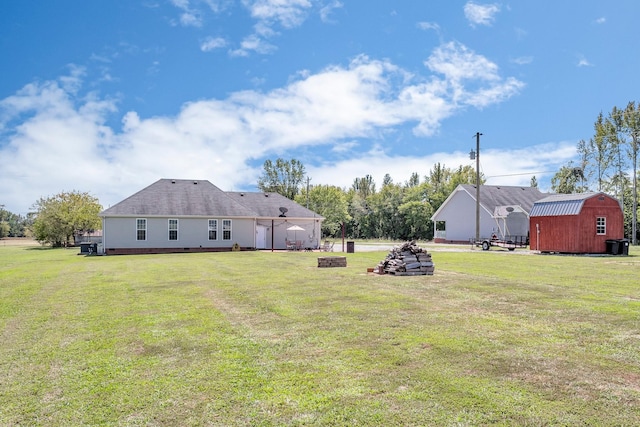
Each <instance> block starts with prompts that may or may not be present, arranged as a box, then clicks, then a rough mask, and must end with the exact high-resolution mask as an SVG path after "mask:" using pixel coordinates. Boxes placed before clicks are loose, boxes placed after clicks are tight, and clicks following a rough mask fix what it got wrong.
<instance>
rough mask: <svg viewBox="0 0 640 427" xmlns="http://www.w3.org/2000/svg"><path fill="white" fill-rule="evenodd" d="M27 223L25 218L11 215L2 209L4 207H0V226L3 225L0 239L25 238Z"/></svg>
mask: <svg viewBox="0 0 640 427" xmlns="http://www.w3.org/2000/svg"><path fill="white" fill-rule="evenodd" d="M28 223H29V222H28V220H27V218H25V217H23V216H21V215H17V214H14V213H11V212H9V211H8V210H6V209H4V205H0V224H4V225H2V226H1V227H2V230H0V237H25V236H26V228H27V225H28ZM7 227H8V229H7Z"/></svg>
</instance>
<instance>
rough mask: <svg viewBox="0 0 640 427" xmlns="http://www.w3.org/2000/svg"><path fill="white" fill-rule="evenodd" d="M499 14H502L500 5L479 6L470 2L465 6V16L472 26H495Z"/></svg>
mask: <svg viewBox="0 0 640 427" xmlns="http://www.w3.org/2000/svg"><path fill="white" fill-rule="evenodd" d="M498 12H500V5H498V4H496V3H492V4H477V3H474V2H472V1H470V2H467V4H465V5H464V16H465V17H466V18H467V20H468V21H469V23H470V24H471V26H476V25H486V26H490V25H491V24H493V22H494V20H495V16H496V14H497V13H498Z"/></svg>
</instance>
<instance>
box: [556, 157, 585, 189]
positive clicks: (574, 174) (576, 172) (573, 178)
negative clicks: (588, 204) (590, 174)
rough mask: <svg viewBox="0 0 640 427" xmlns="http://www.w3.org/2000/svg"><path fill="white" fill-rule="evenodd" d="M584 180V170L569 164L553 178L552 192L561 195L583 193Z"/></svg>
mask: <svg viewBox="0 0 640 427" xmlns="http://www.w3.org/2000/svg"><path fill="white" fill-rule="evenodd" d="M583 179H584V175H583V170H582V168H579V167H573V166H572V163H571V162H569V164H568V165H567V166H563V167H561V168H560V170H559V171H558V172H556V174H555V175H554V176H553V177H552V178H551V190H553V191H554V192H555V193H561V194H572V193H582V192H583V190H584V185H582V184H581V182H582V180H583Z"/></svg>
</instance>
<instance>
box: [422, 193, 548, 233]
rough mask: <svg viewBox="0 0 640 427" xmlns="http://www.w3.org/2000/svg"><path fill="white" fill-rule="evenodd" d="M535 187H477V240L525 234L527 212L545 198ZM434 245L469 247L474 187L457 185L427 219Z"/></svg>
mask: <svg viewBox="0 0 640 427" xmlns="http://www.w3.org/2000/svg"><path fill="white" fill-rule="evenodd" d="M545 196H546V194H545V193H542V192H541V191H540V190H538V189H537V188H535V187H518V186H507V185H481V186H480V237H481V238H483V237H484V238H490V237H492V236H496V237H498V238H506V237H507V236H523V237H525V238H526V236H528V234H529V211H530V210H531V208H532V207H533V203H534V202H535V201H536V200H540V199H542V198H543V197H545ZM431 220H432V221H433V222H434V230H435V235H434V241H435V242H436V243H469V239H471V238H474V237H475V235H476V186H475V185H472V184H460V185H458V186H457V187H456V189H455V190H453V192H452V193H451V194H450V195H449V197H447V199H446V200H445V201H444V203H443V204H442V205H441V206H440V207H439V208H438V210H437V211H435V213H434V214H433V216H432V217H431Z"/></svg>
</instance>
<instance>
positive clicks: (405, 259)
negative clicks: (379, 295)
mask: <svg viewBox="0 0 640 427" xmlns="http://www.w3.org/2000/svg"><path fill="white" fill-rule="evenodd" d="M434 271H435V266H434V264H433V260H432V259H431V254H430V253H428V252H427V250H426V249H423V248H421V247H420V246H418V245H416V242H415V241H411V242H407V243H404V244H402V245H401V246H396V247H394V248H393V249H392V250H391V252H389V254H388V255H387V257H386V258H385V259H384V261H381V262H380V263H379V264H378V267H377V272H378V274H395V275H396V276H417V275H429V276H432V275H433V273H434Z"/></svg>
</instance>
